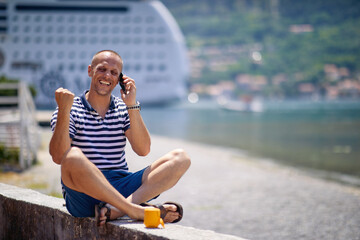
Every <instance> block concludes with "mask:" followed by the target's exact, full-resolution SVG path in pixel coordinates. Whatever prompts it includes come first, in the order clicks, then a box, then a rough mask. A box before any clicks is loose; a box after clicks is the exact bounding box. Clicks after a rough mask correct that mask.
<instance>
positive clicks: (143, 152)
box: [134, 143, 151, 157]
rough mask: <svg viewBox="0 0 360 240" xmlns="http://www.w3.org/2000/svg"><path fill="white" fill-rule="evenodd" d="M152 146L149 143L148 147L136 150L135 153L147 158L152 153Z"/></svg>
mask: <svg viewBox="0 0 360 240" xmlns="http://www.w3.org/2000/svg"><path fill="white" fill-rule="evenodd" d="M150 146H151V144H150V143H149V144H148V145H147V146H142V147H141V148H139V149H137V150H136V151H135V150H134V152H136V154H137V155H139V156H141V157H145V156H147V155H148V154H149V153H150Z"/></svg>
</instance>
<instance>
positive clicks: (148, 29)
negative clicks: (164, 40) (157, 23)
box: [146, 27, 155, 34]
mask: <svg viewBox="0 0 360 240" xmlns="http://www.w3.org/2000/svg"><path fill="white" fill-rule="evenodd" d="M154 32H155V30H154V28H152V27H149V28H147V29H146V33H148V34H153V33H154Z"/></svg>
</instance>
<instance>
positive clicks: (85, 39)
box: [79, 37, 87, 44]
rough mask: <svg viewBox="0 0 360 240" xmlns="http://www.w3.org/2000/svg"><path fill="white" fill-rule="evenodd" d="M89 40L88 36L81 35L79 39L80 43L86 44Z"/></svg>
mask: <svg viewBox="0 0 360 240" xmlns="http://www.w3.org/2000/svg"><path fill="white" fill-rule="evenodd" d="M86 42H87V38H86V37H81V38H80V39H79V43H80V44H85V43H86Z"/></svg>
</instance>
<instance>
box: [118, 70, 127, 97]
mask: <svg viewBox="0 0 360 240" xmlns="http://www.w3.org/2000/svg"><path fill="white" fill-rule="evenodd" d="M123 77H124V75H123V74H122V73H120V76H119V85H120V87H121V89H122V90H123V91H124V93H125V94H126V89H125V84H124V79H123Z"/></svg>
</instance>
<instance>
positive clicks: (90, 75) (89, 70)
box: [88, 65, 92, 77]
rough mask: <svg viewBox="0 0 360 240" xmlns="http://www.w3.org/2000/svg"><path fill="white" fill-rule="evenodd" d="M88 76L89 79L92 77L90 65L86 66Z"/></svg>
mask: <svg viewBox="0 0 360 240" xmlns="http://www.w3.org/2000/svg"><path fill="white" fill-rule="evenodd" d="M88 75H89V77H92V67H91V65H89V66H88Z"/></svg>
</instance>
